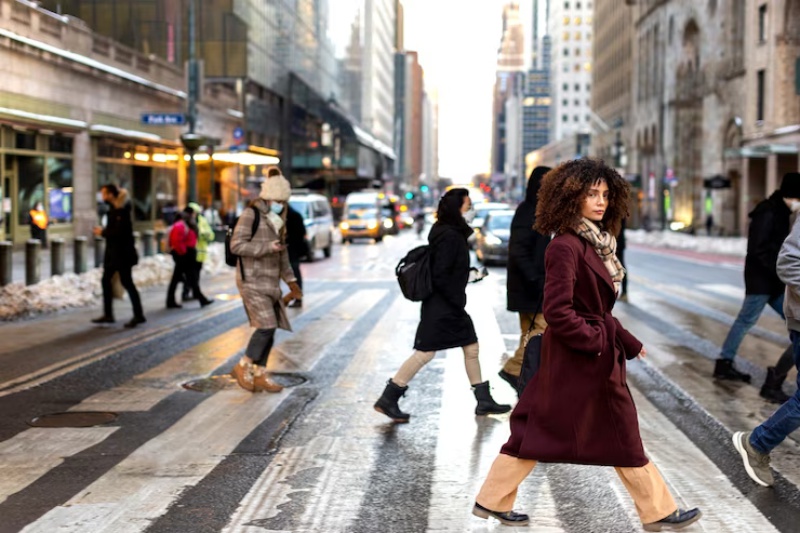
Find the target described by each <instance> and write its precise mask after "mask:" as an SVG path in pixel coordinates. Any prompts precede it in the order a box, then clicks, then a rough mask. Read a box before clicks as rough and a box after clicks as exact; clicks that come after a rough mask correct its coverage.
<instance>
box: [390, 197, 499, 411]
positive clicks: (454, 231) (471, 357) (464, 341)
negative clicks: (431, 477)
mask: <svg viewBox="0 0 800 533" xmlns="http://www.w3.org/2000/svg"><path fill="white" fill-rule="evenodd" d="M474 215H475V211H474V210H473V209H472V201H471V200H470V198H469V192H468V191H467V190H466V189H451V190H449V191H447V193H446V194H445V195H444V196H443V197H442V199H441V200H440V201H439V208H438V210H437V213H436V217H437V222H436V224H434V225H433V228H431V232H430V234H429V235H428V243H429V246H430V250H431V275H432V281H433V294H432V295H431V296H430V297H429V298H427V299H425V300H424V301H423V302H422V313H421V319H420V323H419V327H418V328H417V335H416V337H415V340H414V353H413V354H412V355H411V357H409V358H408V359H407V360H406V362H405V363H403V365H402V366H401V367H400V370H398V371H397V374H396V375H395V376H394V377H393V378H392V379H390V380H389V381H388V383H387V384H386V388H385V389H384V391H383V395H382V396H381V397H380V399H378V401H377V402H376V403H375V410H376V411H378V412H379V413H383V414H385V415H386V416H388V417H389V418H391V419H392V420H394V421H395V422H408V419H409V417H410V415H409V414H408V413H404V412H402V411H400V407H399V406H398V405H397V401H398V400H399V399H400V397H401V396H403V395H404V394H405V392H406V390H407V389H408V382H409V381H411V379H412V378H413V377H414V376H415V375H416V373H417V372H419V370H420V369H421V368H422V367H423V366H425V365H426V364H427V363H429V362H430V361H431V359H433V356H434V355H436V352H437V351H439V350H447V349H450V348H458V347H460V348H462V349H463V350H464V364H465V366H466V369H467V377H468V378H469V380H470V384H471V385H472V387H473V391H474V393H475V399H476V400H477V401H478V406H477V407H476V408H475V414H476V415H486V414H492V413H498V414H499V413H507V412H508V411H510V410H511V406H510V405H501V404H498V403H496V402H495V401H494V399H492V396H491V393H490V392H489V382H488V381H483V380H482V378H481V367H480V362H479V361H478V337H477V335H476V334H475V327H474V326H473V325H472V319H471V318H470V317H469V315H468V314H467V312H466V310H465V307H466V305H467V294H466V287H467V283H469V281H470V277H471V276H473V277H474V276H475V274H476V273H477V270H475V269H471V268H470V266H469V245H468V244H467V237H469V235H470V234H471V233H472V229H471V228H470V227H469V225H468V224H467V219H470V220H471V217H473V216H474ZM471 271H473V272H474V273H473V274H471ZM477 280H478V278H474V279H473V281H477Z"/></svg>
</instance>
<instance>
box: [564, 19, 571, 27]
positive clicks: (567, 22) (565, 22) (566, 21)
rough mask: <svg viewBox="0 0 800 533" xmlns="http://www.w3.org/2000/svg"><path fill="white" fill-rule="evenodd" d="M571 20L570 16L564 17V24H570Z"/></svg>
mask: <svg viewBox="0 0 800 533" xmlns="http://www.w3.org/2000/svg"><path fill="white" fill-rule="evenodd" d="M569 21H570V18H569V17H564V26H569Z"/></svg>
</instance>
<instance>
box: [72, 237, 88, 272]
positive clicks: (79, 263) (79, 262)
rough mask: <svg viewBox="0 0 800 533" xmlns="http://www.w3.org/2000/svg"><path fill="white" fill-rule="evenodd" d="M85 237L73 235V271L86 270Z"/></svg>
mask: <svg viewBox="0 0 800 533" xmlns="http://www.w3.org/2000/svg"><path fill="white" fill-rule="evenodd" d="M86 241H87V239H86V237H75V265H74V266H75V273H76V274H83V273H84V272H86Z"/></svg>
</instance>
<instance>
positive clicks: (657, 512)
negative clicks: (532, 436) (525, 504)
mask: <svg viewBox="0 0 800 533" xmlns="http://www.w3.org/2000/svg"><path fill="white" fill-rule="evenodd" d="M535 467H536V461H533V460H530V459H518V458H516V457H512V456H510V455H505V454H502V453H501V454H500V455H498V456H497V459H495V460H494V463H493V464H492V468H491V470H489V474H488V475H487V476H486V481H484V482H483V486H482V487H481V491H480V492H479V493H478V497H477V498H476V501H477V502H478V503H479V504H481V505H482V506H484V507H486V508H487V509H491V510H492V511H497V512H500V513H504V512H508V511H511V510H512V509H513V507H514V501H515V500H516V498H517V488H518V487H519V485H520V483H522V481H523V480H524V479H525V478H526V477H528V474H530V473H531V472H532V471H533V469H534V468H535ZM614 469H615V470H616V471H617V475H619V478H620V479H621V480H622V484H623V485H625V488H626V489H627V490H628V493H629V494H630V495H631V498H633V502H634V503H635V504H636V511H637V512H638V513H639V518H640V519H641V521H642V523H643V524H649V523H651V522H658V521H659V520H661V519H662V518H666V517H667V516H669V515H670V514H672V513H674V512H675V511H676V510H677V509H678V505H677V504H676V503H675V500H674V499H673V498H672V494H670V492H669V488H667V484H666V483H665V482H664V478H662V477H661V473H659V471H658V469H657V468H656V467H655V465H654V464H653V463H647V464H646V465H644V466H641V467H638V468H628V467H614Z"/></svg>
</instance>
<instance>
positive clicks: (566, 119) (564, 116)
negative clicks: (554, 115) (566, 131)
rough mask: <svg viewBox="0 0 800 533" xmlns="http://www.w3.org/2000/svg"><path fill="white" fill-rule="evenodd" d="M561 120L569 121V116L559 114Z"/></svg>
mask: <svg viewBox="0 0 800 533" xmlns="http://www.w3.org/2000/svg"><path fill="white" fill-rule="evenodd" d="M561 122H569V117H568V116H567V115H561Z"/></svg>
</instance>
